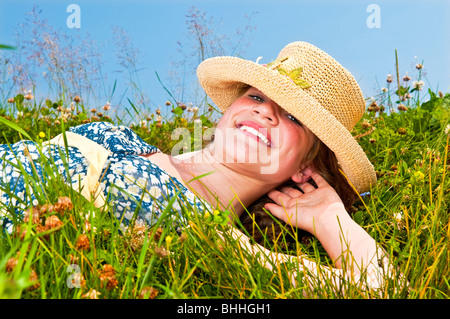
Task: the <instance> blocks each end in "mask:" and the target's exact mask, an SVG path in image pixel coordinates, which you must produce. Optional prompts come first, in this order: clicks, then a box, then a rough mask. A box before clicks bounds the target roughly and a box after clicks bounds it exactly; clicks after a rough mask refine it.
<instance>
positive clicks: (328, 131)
mask: <svg viewBox="0 0 450 319" xmlns="http://www.w3.org/2000/svg"><path fill="white" fill-rule="evenodd" d="M197 74H198V78H199V80H200V83H201V85H202V86H203V88H204V89H205V91H206V93H207V94H208V96H209V97H210V98H211V99H212V100H213V102H214V103H215V104H216V105H217V106H218V107H219V108H220V109H222V110H223V111H224V114H223V116H222V117H221V119H220V120H219V122H218V124H217V127H216V131H215V138H214V141H213V142H212V143H210V144H209V145H208V146H207V147H205V148H204V149H202V150H200V151H195V152H190V153H187V154H183V155H178V154H171V155H169V154H163V153H161V152H160V151H159V150H157V149H156V148H155V147H152V146H150V145H148V144H146V143H145V142H144V141H143V140H141V139H140V138H139V137H137V135H136V134H135V133H134V132H132V131H131V130H130V129H128V128H125V127H120V126H119V127H117V126H113V125H111V124H107V123H90V124H86V125H81V126H78V127H74V128H71V129H70V132H67V134H66V135H65V136H62V135H60V136H57V137H56V138H54V139H53V140H51V141H49V143H48V144H46V145H45V146H44V148H43V151H42V154H43V155H44V157H45V158H48V159H50V160H51V162H53V164H54V165H56V166H57V167H58V168H59V172H60V174H61V176H62V177H63V178H64V179H65V180H66V181H67V183H68V184H69V185H71V186H72V187H73V188H75V189H77V190H78V191H80V192H81V193H82V194H83V195H84V196H85V197H86V198H88V199H91V200H93V201H94V203H95V204H96V205H97V206H103V205H105V204H106V205H107V206H108V207H109V210H110V211H112V212H113V213H114V215H115V216H116V217H117V218H118V219H119V220H120V222H121V223H123V224H127V222H128V221H129V220H131V219H132V218H134V217H135V212H137V218H138V219H141V220H143V221H146V222H147V223H149V224H153V223H154V221H155V220H156V219H157V218H158V217H159V216H160V213H161V210H162V209H164V207H165V205H166V204H167V202H168V200H169V199H170V198H171V197H173V196H176V194H178V195H177V196H179V198H180V199H181V200H183V201H185V202H187V203H188V204H190V205H193V206H197V208H198V210H199V211H202V210H204V209H211V208H214V209H215V208H221V209H222V208H228V209H229V210H230V211H232V216H230V218H231V219H234V218H236V219H237V218H239V217H240V216H241V215H242V213H243V212H244V211H245V207H248V206H250V205H251V204H252V203H254V202H255V201H256V200H257V199H258V198H260V197H262V196H264V195H265V194H268V197H269V198H270V199H271V200H272V201H273V203H267V204H265V208H266V209H267V210H268V211H270V212H271V214H272V215H273V216H275V217H277V218H278V219H280V220H282V221H283V222H285V223H286V224H288V225H290V226H292V227H295V228H298V229H302V230H304V231H306V232H308V233H310V234H313V235H314V236H316V237H317V238H318V239H319V240H320V242H321V243H322V245H323V246H324V248H325V249H326V251H327V253H328V254H329V255H330V257H331V258H332V259H333V260H334V261H335V265H336V267H338V268H339V269H327V270H326V271H325V270H320V269H319V267H318V266H317V265H315V264H314V263H313V262H311V261H307V260H306V259H303V258H302V257H294V256H286V255H280V254H273V253H272V252H270V251H267V250H265V249H264V248H263V247H261V246H257V245H250V243H249V241H248V238H246V237H245V236H243V235H242V233H240V232H236V231H235V229H233V228H232V229H231V231H230V232H231V234H232V235H233V236H235V237H236V238H237V239H239V241H240V242H241V244H242V245H243V247H245V248H247V249H249V250H250V251H252V252H255V253H256V251H257V250H259V251H261V252H263V253H264V254H265V256H266V257H267V258H269V260H272V261H273V262H275V263H276V262H282V261H283V260H291V261H294V262H295V263H297V265H298V267H299V268H301V267H306V269H308V271H311V272H313V273H317V272H318V271H319V272H321V273H322V274H323V273H324V272H325V273H327V274H328V275H327V276H330V278H331V277H333V278H334V277H335V276H337V277H336V278H344V277H348V276H352V278H357V277H358V276H359V274H361V273H362V272H366V271H367V272H368V273H369V275H370V276H372V277H373V278H376V279H377V280H381V277H379V274H380V271H381V268H379V265H378V264H379V259H380V250H379V249H378V247H377V244H376V242H375V241H374V240H373V238H371V237H370V236H369V234H367V233H366V232H365V231H364V230H363V229H362V228H361V227H360V226H358V225H357V224H356V223H355V222H354V221H353V220H352V219H351V218H350V216H349V215H348V213H347V211H346V208H348V207H349V203H351V202H353V200H354V198H355V196H356V193H353V192H352V190H353V189H354V190H355V191H357V192H365V191H367V190H369V189H370V187H371V185H373V184H374V183H375V182H376V177H375V172H374V169H373V166H372V165H371V164H370V162H369V160H368V159H367V157H366V155H365V153H364V151H363V150H362V149H361V147H360V146H359V145H358V143H357V142H356V141H355V139H354V138H353V137H352V135H351V134H350V131H351V130H352V128H353V126H354V125H355V124H356V123H357V122H358V121H359V119H360V118H361V117H362V115H363V113H364V111H365V101H364V98H363V95H362V93H361V90H360V88H359V86H358V84H357V83H356V81H355V79H354V78H353V76H352V75H351V74H350V73H349V72H348V71H347V70H346V69H345V68H344V67H342V66H341V65H340V64H339V63H338V62H336V61H335V60H334V59H333V58H332V57H330V56H329V55H328V54H326V53H325V52H323V51H321V50H320V49H318V48H316V47H315V46H313V45H311V44H309V43H305V42H294V43H291V44H289V45H287V46H286V47H285V48H284V49H283V50H282V51H281V52H280V54H279V56H278V58H277V59H276V60H275V61H274V62H272V63H269V64H266V65H262V64H258V63H256V62H252V61H247V60H243V59H240V58H236V57H216V58H211V59H208V60H205V61H204V62H202V63H201V64H200V66H199V67H198V70H197ZM0 158H2V159H3V164H2V165H3V168H2V172H3V176H2V177H3V178H2V180H1V182H0V183H1V185H0V187H1V188H2V189H3V192H2V193H0V196H1V200H2V202H3V203H5V205H6V206H7V207H11V206H12V207H14V206H15V207H17V208H25V207H23V206H26V205H27V204H30V203H32V204H34V203H35V202H36V201H45V199H43V198H35V197H34V196H35V195H34V192H33V190H32V189H31V188H30V185H31V184H30V183H29V181H27V180H25V179H24V178H23V176H22V175H21V174H20V170H19V166H20V167H22V168H23V169H24V170H25V171H26V172H27V173H29V174H30V175H33V174H35V175H37V176H39V178H40V179H41V180H45V178H46V174H48V173H47V171H46V169H45V167H44V166H45V165H41V164H40V163H39V162H38V161H37V159H39V158H41V156H40V154H39V152H38V150H37V148H36V145H35V144H34V143H32V142H27V141H22V142H19V143H16V144H14V145H10V146H2V147H0ZM64 162H67V163H68V169H66V167H65V165H64ZM341 171H342V172H341ZM290 180H291V181H292V182H293V183H295V185H296V186H297V188H292V187H283V188H281V189H280V190H276V189H277V187H279V186H280V185H282V184H284V183H286V182H287V181H290ZM308 181H312V182H314V183H313V184H314V185H315V186H313V184H311V183H309V182H308ZM178 191H179V193H177V192H178ZM27 201H28V202H27ZM8 205H9V206H8ZM21 206H22V207H21ZM174 208H175V209H179V207H177V206H176V205H174ZM4 215H5V216H3V217H4V218H3V220H4V222H3V225H4V227H6V228H7V229H11V228H12V224H13V223H12V220H14V219H15V218H16V216H14V214H13V216H11V214H9V215H8V214H7V213H6V214H5V213H4ZM258 256H259V255H258ZM292 258H294V259H292ZM295 258H296V259H295ZM261 262H264V263H265V261H261ZM300 264H301V265H300ZM271 265H272V264H270V263H269V264H267V267H268V268H271V267H272V266H271ZM343 269H345V271H344V270H343ZM348 270H351V272H348ZM355 276H356V277H355ZM294 277H295V276H294ZM293 280H295V278H293ZM339 280H340V279H339ZM339 280H337V281H336V284H337V285H339ZM374 285H376V284H374Z"/></svg>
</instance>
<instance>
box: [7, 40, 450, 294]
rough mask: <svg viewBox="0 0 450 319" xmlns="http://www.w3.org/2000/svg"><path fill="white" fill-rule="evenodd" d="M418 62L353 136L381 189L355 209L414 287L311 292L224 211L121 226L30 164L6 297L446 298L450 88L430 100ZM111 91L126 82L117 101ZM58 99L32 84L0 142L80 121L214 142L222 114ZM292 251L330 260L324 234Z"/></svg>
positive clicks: (150, 136) (170, 105)
mask: <svg viewBox="0 0 450 319" xmlns="http://www.w3.org/2000/svg"><path fill="white" fill-rule="evenodd" d="M0 48H1V46H0ZM416 68H417V70H418V77H417V81H416V82H413V84H412V85H410V83H411V79H410V78H409V79H408V78H406V77H404V78H403V82H402V83H401V82H400V79H399V77H398V74H397V83H396V86H395V88H394V85H393V84H392V77H390V76H389V77H388V79H387V88H386V89H380V94H379V95H378V96H376V97H375V98H374V99H371V100H369V101H367V109H366V112H365V114H364V116H363V119H362V120H361V121H360V122H359V123H358V124H357V125H356V127H355V128H354V130H353V132H352V133H353V135H354V136H355V138H356V139H357V140H358V141H359V143H360V144H361V146H362V147H363V149H364V150H365V151H366V153H367V156H368V157H369V159H370V161H371V162H372V163H373V164H374V167H375V169H376V172H377V176H378V183H377V185H376V186H375V187H374V188H373V189H372V190H371V192H370V194H368V195H366V196H363V197H362V198H361V199H360V200H359V201H358V202H357V203H355V205H354V210H353V211H352V212H351V213H352V214H353V218H354V219H355V220H356V222H357V223H358V224H360V225H361V226H362V227H363V228H364V229H365V230H366V231H367V232H368V233H369V234H370V235H371V236H372V237H374V238H375V239H376V240H377V242H378V243H379V244H380V245H381V246H382V247H383V248H384V249H385V250H386V251H387V253H388V255H389V258H390V259H391V261H392V263H393V264H394V265H396V267H397V268H398V269H399V272H400V273H402V274H403V275H404V276H405V277H406V279H407V280H408V283H409V285H408V287H406V286H405V285H404V284H402V283H399V282H397V281H394V280H393V281H388V282H387V283H386V285H385V286H383V287H382V288H381V289H380V290H378V291H373V290H365V289H362V288H361V287H358V286H356V285H354V284H350V283H347V284H345V285H343V286H342V287H341V288H340V289H336V288H335V287H333V286H332V285H330V284H329V283H327V282H323V283H320V284H319V283H317V284H313V285H312V286H310V287H307V286H306V284H304V283H302V281H301V280H300V279H299V281H298V282H297V283H296V284H293V282H292V280H291V278H290V276H289V274H292V272H294V273H297V272H298V273H297V274H298V275H303V272H302V270H295V269H296V268H295V266H296V265H294V264H291V263H283V264H281V265H272V266H275V267H274V269H273V270H272V271H269V270H268V269H266V268H265V267H263V265H262V264H261V262H260V260H259V261H258V260H257V258H256V257H257V256H254V255H251V254H249V253H248V252H247V251H245V250H244V249H243V248H242V246H241V245H240V244H239V243H238V242H236V240H235V239H234V238H233V237H232V236H231V235H230V234H229V233H228V232H227V231H226V230H227V228H228V227H229V226H227V225H226V224H224V222H223V221H224V216H225V215H226V212H224V211H215V212H208V214H206V215H203V214H199V213H197V212H196V211H195V210H193V209H192V207H186V205H185V204H184V203H180V206H181V207H182V208H183V215H184V218H185V219H186V221H187V223H188V226H187V227H184V228H182V230H181V231H180V230H179V229H178V228H177V227H176V225H174V224H173V220H174V219H176V218H177V216H178V215H177V214H178V213H176V212H174V211H173V210H172V207H171V206H170V205H169V206H168V207H167V208H166V211H165V213H164V217H162V218H160V219H159V221H158V224H156V225H151V226H150V227H146V226H144V225H140V224H135V225H130V227H129V228H123V227H121V226H120V223H119V222H118V221H117V220H116V219H115V218H114V217H113V214H110V208H108V207H104V208H96V207H94V205H93V204H92V203H91V202H89V201H87V200H86V199H85V198H84V197H82V196H81V195H80V194H78V193H76V192H74V191H73V190H72V189H71V188H69V187H67V186H66V185H65V183H64V182H63V180H62V178H60V177H59V176H58V174H51V172H52V170H54V165H53V164H52V163H51V162H48V163H47V169H48V171H49V174H48V177H47V178H46V179H45V180H43V181H41V180H39V179H36V178H34V177H33V176H30V175H29V174H27V173H26V172H22V174H23V175H24V176H25V178H26V179H27V181H28V183H29V185H30V187H33V188H34V189H35V193H36V195H37V198H38V199H39V203H35V205H34V206H33V205H31V206H29V205H26V207H25V208H26V209H25V210H28V215H29V216H30V217H29V218H28V219H29V220H28V221H27V220H26V219H25V220H22V219H21V218H19V217H20V216H15V215H14V213H13V212H14V210H15V208H17V206H18V205H20V204H22V205H25V204H24V203H20V201H19V202H18V203H16V206H14V205H9V206H7V205H4V204H3V203H0V217H1V216H4V215H8V216H14V217H15V218H16V226H15V227H14V229H13V232H12V234H8V233H7V232H5V231H4V232H3V233H2V234H1V239H0V298H22V299H41V298H52V299H53V298H64V299H66V298H67V299H72V298H74V299H78V298H117V299H130V298H162V299H168V298H304V297H305V292H308V294H309V296H310V297H311V296H313V297H316V298H391V299H396V298H401V299H404V298H410V299H417V298H442V299H447V298H449V297H450V269H449V254H450V252H449V240H450V214H449V212H450V210H449V202H450V200H449V199H450V198H449V197H450V194H449V189H450V187H449V183H450V182H449V178H448V175H449V173H448V170H449V165H450V159H449V154H448V150H449V133H450V132H449V131H450V123H449V118H450V116H449V115H450V114H449V113H450V94H445V95H444V94H442V93H441V92H438V93H435V92H432V91H431V90H429V91H428V95H427V96H428V100H426V101H425V98H424V95H423V91H422V90H421V84H420V80H421V69H422V65H417V67H416ZM397 73H398V72H397ZM137 89H139V88H137ZM114 90H115V85H114V89H113V92H112V93H111V96H112V95H113V93H114ZM168 93H170V92H169V91H168ZM61 96H62V97H61V98H58V99H56V100H51V99H50V98H48V99H46V100H45V101H40V102H39V101H36V100H35V98H34V96H33V94H32V92H26V93H24V94H17V95H16V96H13V97H10V98H9V99H8V100H7V102H5V103H1V104H0V132H2V133H1V135H0V143H2V144H5V143H15V142H17V141H19V140H22V139H24V138H26V139H31V140H34V141H36V142H37V143H42V142H43V141H45V140H48V139H51V138H52V137H54V136H56V135H57V134H59V133H61V132H64V131H66V130H67V129H68V128H69V127H71V126H75V125H79V124H82V123H88V122H94V121H107V122H112V123H115V124H120V125H128V126H130V127H131V128H132V129H133V130H134V131H135V132H136V133H137V134H138V135H139V136H141V137H142V138H143V139H144V140H145V141H146V142H147V143H149V144H151V145H155V146H156V147H158V148H159V149H160V150H162V151H163V152H165V153H170V151H171V150H172V148H173V147H174V146H175V145H176V144H177V143H179V140H178V139H175V138H172V132H173V131H174V130H175V128H179V127H181V128H185V129H187V131H188V132H190V133H191V137H192V138H191V141H190V142H191V145H190V146H191V149H196V148H198V147H199V145H202V144H203V145H204V143H206V142H208V141H203V140H199V139H198V137H197V136H198V134H195V133H194V132H195V130H198V129H200V130H202V131H203V132H205V130H207V129H209V128H211V127H213V126H214V125H215V122H216V118H217V116H218V115H219V114H218V112H217V111H216V110H215V109H214V108H213V107H212V106H211V105H208V104H207V103H206V102H204V104H203V105H199V106H198V107H193V106H189V107H187V106H186V105H184V104H182V103H179V104H174V103H175V102H167V103H166V105H165V107H163V108H162V109H161V108H158V109H157V110H155V111H153V112H151V110H150V109H149V108H147V107H146V106H144V105H143V104H142V103H134V102H133V101H131V100H130V99H128V105H127V106H125V107H123V110H122V111H123V112H124V114H125V115H124V116H123V115H122V116H120V115H118V113H115V112H114V110H111V109H110V105H109V104H106V105H104V106H100V107H96V108H92V107H91V106H90V105H88V103H89V102H86V103H87V104H86V105H85V102H84V101H83V99H81V98H80V97H78V96H75V97H74V98H73V99H71V100H67V96H71V94H70V93H69V92H65V93H64V94H62V95H61ZM125 118H128V119H133V123H131V122H130V121H127V120H125ZM197 133H198V132H197ZM3 191H7V190H3ZM33 214H34V215H33ZM33 216H34V218H33ZM33 219H34V220H33ZM0 220H1V219H0ZM219 234H222V235H219ZM279 240H280V241H283V240H284V239H283V238H280V239H279ZM289 249H290V251H289V252H290V253H291V254H302V255H305V256H306V257H307V258H310V259H313V260H315V261H317V262H318V263H320V264H322V265H324V266H332V262H331V261H330V260H329V258H328V256H327V255H326V253H325V251H324V249H323V247H322V246H321V245H320V243H319V242H318V241H317V240H316V239H314V238H313V239H311V240H310V241H309V242H306V243H305V242H296V243H294V245H291V246H290V248H289ZM273 250H276V247H274V248H273ZM299 278H301V276H299Z"/></svg>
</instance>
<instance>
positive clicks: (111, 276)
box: [99, 264, 119, 289]
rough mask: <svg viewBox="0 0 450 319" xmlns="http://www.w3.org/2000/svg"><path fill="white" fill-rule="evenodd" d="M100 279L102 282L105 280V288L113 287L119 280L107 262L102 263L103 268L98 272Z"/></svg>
mask: <svg viewBox="0 0 450 319" xmlns="http://www.w3.org/2000/svg"><path fill="white" fill-rule="evenodd" d="M99 278H100V281H101V283H102V287H103V283H104V282H105V281H106V288H107V289H114V288H116V287H117V285H118V284H119V281H118V280H117V279H116V271H115V270H114V268H113V266H111V265H109V264H105V265H103V269H102V271H101V272H100V276H99Z"/></svg>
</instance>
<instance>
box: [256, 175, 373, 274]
mask: <svg viewBox="0 0 450 319" xmlns="http://www.w3.org/2000/svg"><path fill="white" fill-rule="evenodd" d="M311 177H312V178H313V179H314V181H315V182H316V184H317V186H318V187H317V188H315V187H314V186H312V185H311V184H309V183H301V184H298V186H299V187H300V188H301V190H302V191H303V192H304V193H302V192H301V191H299V190H297V189H294V188H290V187H286V188H284V189H282V190H281V191H272V192H270V193H269V197H270V198H271V199H272V200H274V202H275V203H268V204H266V206H265V207H266V209H267V210H269V211H270V212H271V213H272V214H273V215H274V216H276V217H278V218H280V219H281V220H283V221H285V222H287V223H289V224H291V225H293V226H295V227H298V228H300V229H304V230H306V231H308V232H310V233H311V234H314V235H315V236H316V237H317V239H318V240H319V241H320V242H321V244H322V245H323V247H324V248H325V250H326V251H327V253H328V255H329V256H330V257H331V258H332V260H333V261H334V262H335V264H336V267H338V268H345V269H351V270H352V272H355V271H357V272H361V271H363V270H364V269H365V268H366V267H368V266H369V265H373V266H375V267H377V266H378V260H379V259H380V258H381V256H380V254H381V250H379V249H378V247H377V244H376V242H375V240H374V239H373V238H372V237H371V236H370V235H369V234H368V233H367V232H366V231H365V230H364V229H363V228H361V227H360V226H359V225H358V224H357V223H356V222H355V221H354V220H353V219H352V218H351V217H350V216H349V215H348V213H347V212H346V210H345V207H344V204H343V203H342V201H341V199H340V198H339V196H338V195H337V193H336V192H335V190H334V189H333V188H332V187H331V186H330V185H329V184H328V183H327V182H326V181H325V179H324V178H323V177H322V176H320V175H319V174H317V173H315V172H313V173H312V174H311ZM344 266H345V267H344Z"/></svg>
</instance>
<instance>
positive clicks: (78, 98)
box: [73, 95, 81, 103]
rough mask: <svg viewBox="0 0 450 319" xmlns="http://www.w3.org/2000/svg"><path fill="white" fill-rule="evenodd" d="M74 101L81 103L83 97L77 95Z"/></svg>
mask: <svg viewBox="0 0 450 319" xmlns="http://www.w3.org/2000/svg"><path fill="white" fill-rule="evenodd" d="M73 101H74V102H75V103H80V102H81V98H80V97H79V96H78V95H77V96H75V97H74V98H73Z"/></svg>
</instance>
